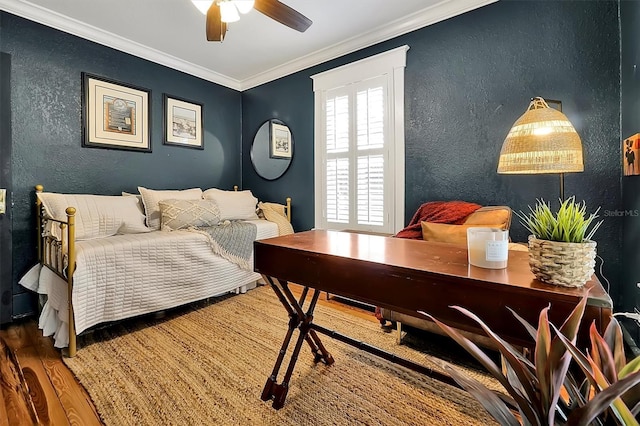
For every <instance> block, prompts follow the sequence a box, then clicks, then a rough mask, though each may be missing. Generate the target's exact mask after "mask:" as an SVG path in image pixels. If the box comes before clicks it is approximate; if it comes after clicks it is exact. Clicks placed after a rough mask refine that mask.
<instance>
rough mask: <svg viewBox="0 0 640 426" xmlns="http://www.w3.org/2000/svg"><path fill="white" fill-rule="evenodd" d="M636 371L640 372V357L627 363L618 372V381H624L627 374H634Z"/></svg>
mask: <svg viewBox="0 0 640 426" xmlns="http://www.w3.org/2000/svg"><path fill="white" fill-rule="evenodd" d="M636 371H640V356H638V357H636V358H634V359H633V360H631V361H630V362H628V363H627V365H625V366H624V367H623V368H622V370H620V371H619V372H618V380H619V379H624V378H625V377H627V376H628V375H629V374H632V373H635V372H636Z"/></svg>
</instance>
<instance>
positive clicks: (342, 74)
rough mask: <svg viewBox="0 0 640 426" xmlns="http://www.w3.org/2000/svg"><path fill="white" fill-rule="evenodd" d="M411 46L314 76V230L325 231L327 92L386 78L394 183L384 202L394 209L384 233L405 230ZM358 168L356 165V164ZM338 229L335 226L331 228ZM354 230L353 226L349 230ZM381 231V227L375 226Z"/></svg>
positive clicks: (388, 135) (389, 147)
mask: <svg viewBox="0 0 640 426" xmlns="http://www.w3.org/2000/svg"><path fill="white" fill-rule="evenodd" d="M408 50H409V46H407V45H404V46H401V47H398V48H395V49H392V50H389V51H386V52H383V53H380V54H377V55H374V56H371V57H368V58H365V59H361V60H359V61H356V62H353V63H350V64H347V65H343V66H341V67H338V68H334V69H332V70H328V71H325V72H322V73H320V74H315V75H313V76H311V78H312V79H313V91H314V94H315V96H314V98H315V105H314V108H315V113H314V120H315V124H314V128H315V130H314V140H315V143H314V154H315V160H314V177H315V183H314V200H315V227H316V228H320V229H326V228H327V227H328V226H327V220H326V213H325V212H326V207H325V193H326V188H324V182H325V173H326V170H325V168H326V158H327V154H326V133H325V131H324V123H325V121H326V119H325V109H324V105H325V101H326V92H327V91H328V90H332V89H336V88H339V87H344V86H348V85H351V84H354V83H358V82H361V81H365V80H369V79H372V78H376V77H380V76H385V77H386V79H387V82H386V84H387V95H388V98H387V105H386V107H388V108H389V114H388V129H385V130H386V131H385V135H387V137H388V138H389V140H388V141H385V148H386V149H388V150H389V152H388V157H387V158H389V164H390V166H389V168H388V169H387V170H389V171H390V173H389V175H388V176H389V177H390V179H391V180H392V181H393V182H391V184H390V185H387V182H385V187H386V188H385V191H386V190H387V188H391V193H390V194H388V195H389V196H388V197H387V194H385V199H387V200H390V201H391V202H392V206H389V207H385V210H386V213H387V215H388V218H387V220H386V221H385V223H386V224H387V227H388V229H386V230H385V231H383V232H388V233H394V234H395V233H397V232H398V231H400V230H401V229H402V228H403V227H404V192H405V188H404V186H405V159H404V150H405V149H404V144H405V141H404V68H405V67H406V57H407V51H408ZM354 166H355V164H354ZM331 228H332V229H336V227H335V226H331ZM351 228H353V227H352V226H350V229H351ZM375 228H376V229H375V230H380V227H375ZM356 229H357V230H362V231H368V230H372V229H367V227H366V226H359V227H356Z"/></svg>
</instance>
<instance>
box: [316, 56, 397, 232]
mask: <svg viewBox="0 0 640 426" xmlns="http://www.w3.org/2000/svg"><path fill="white" fill-rule="evenodd" d="M407 50H408V46H403V47H400V48H397V49H393V50H391V51H388V52H385V53H381V54H379V55H376V56H372V57H370V58H366V59H363V60H361V61H358V62H354V63H352V64H348V65H345V66H342V67H339V68H336V69H333V70H330V71H326V72H324V73H321V74H317V75H314V76H312V78H313V80H314V92H315V126H316V127H315V205H316V212H315V215H316V218H315V225H316V228H323V229H351V230H359V231H368V232H380V233H395V232H397V231H399V230H400V229H401V228H402V227H403V224H404V67H405V63H406V51H407Z"/></svg>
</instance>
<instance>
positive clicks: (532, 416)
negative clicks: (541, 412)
mask: <svg viewBox="0 0 640 426" xmlns="http://www.w3.org/2000/svg"><path fill="white" fill-rule="evenodd" d="M418 313H420V314H422V315H424V316H426V317H427V318H429V319H430V320H432V321H433V322H435V323H436V324H437V325H438V326H439V327H440V328H441V329H442V330H443V331H444V332H445V333H447V335H449V337H451V338H452V339H453V340H455V341H456V342H457V343H458V344H459V345H460V346H462V347H463V348H464V349H465V350H466V351H467V352H468V353H469V354H471V355H472V356H473V357H474V358H475V359H476V360H478V362H480V364H482V365H483V366H484V368H486V369H487V371H488V372H489V373H490V374H491V375H492V376H493V377H495V378H496V379H497V380H498V381H499V382H500V384H501V385H502V386H503V387H504V388H505V390H506V391H507V393H509V395H511V397H512V398H513V399H514V401H515V402H516V405H517V406H518V408H519V409H520V411H521V412H522V415H523V417H524V418H525V419H527V421H528V422H529V423H530V424H532V425H539V424H541V422H540V419H539V418H538V415H537V412H536V410H535V406H534V404H533V403H532V402H531V401H530V400H529V399H527V398H526V397H525V396H524V395H523V394H522V393H521V392H519V391H518V390H516V389H515V388H514V387H513V386H512V385H511V383H510V382H509V381H508V380H507V378H506V377H505V376H504V375H503V374H502V371H501V370H500V368H499V367H498V366H497V365H496V364H495V363H494V362H493V361H492V360H491V358H489V357H488V356H487V355H486V354H485V353H484V352H483V351H482V350H481V349H480V348H478V346H477V345H476V344H475V343H473V342H472V341H470V340H469V339H467V338H466V337H464V336H462V335H461V334H460V333H458V332H457V331H456V330H455V329H454V328H452V327H449V326H448V325H446V324H444V323H443V322H440V321H439V320H437V319H436V318H434V317H433V316H432V315H430V314H428V313H426V312H423V311H418Z"/></svg>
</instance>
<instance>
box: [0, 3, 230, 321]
mask: <svg viewBox="0 0 640 426" xmlns="http://www.w3.org/2000/svg"><path fill="white" fill-rule="evenodd" d="M0 16H1V25H2V27H1V33H2V37H1V39H0V47H1V50H2V52H6V53H7V54H9V55H11V65H12V72H11V89H12V93H11V115H12V120H11V126H12V134H13V140H12V148H13V154H12V165H13V188H12V189H13V191H14V202H15V207H14V210H13V214H14V216H13V232H12V235H13V276H14V280H13V285H14V301H15V303H16V304H15V305H14V314H16V315H20V314H21V313H24V312H23V311H24V309H23V308H22V307H21V306H23V305H22V301H23V298H22V297H21V296H20V294H21V293H22V288H21V287H20V286H19V285H18V284H17V279H18V277H19V276H21V275H22V274H23V273H24V272H26V270H27V269H28V268H29V267H30V266H31V265H32V264H33V263H34V262H35V248H34V247H35V236H34V228H35V217H34V208H33V203H34V200H35V198H34V192H33V187H34V185H35V184H43V185H44V186H45V190H49V191H57V192H71V193H95V194H120V192H121V191H123V190H124V191H135V190H136V187H137V186H138V185H140V186H145V187H148V188H154V189H182V188H188V187H202V188H205V189H206V188H210V187H213V186H215V187H219V188H228V189H231V188H232V187H233V185H236V184H240V181H241V172H240V161H239V158H240V129H241V108H242V105H241V97H240V93H239V92H237V91H235V90H231V89H228V88H225V87H222V86H219V85H216V84H213V83H210V82H207V81H204V80H202V79H199V78H196V77H193V76H190V75H187V74H184V73H181V72H179V71H176V70H172V69H170V68H167V67H164V66H161V65H158V64H155V63H152V62H149V61H146V60H144V59H140V58H137V57H134V56H131V55H128V54H125V53H122V52H119V51H116V50H113V49H110V48H107V47H104V46H102V45H99V44H96V43H93V42H90V41H87V40H84V39H80V38H78V37H75V36H72V35H69V34H66V33H63V32H60V31H56V30H53V29H51V28H48V27H45V26H42V25H39V24H36V23H33V22H31V21H28V20H25V19H22V18H18V17H16V16H13V15H11V14H8V13H4V12H3V13H2V15H0ZM81 72H88V73H92V74H95V75H99V76H104V77H108V78H110V79H113V80H117V81H122V82H126V83H129V84H132V85H135V86H140V87H145V88H147V89H150V90H151V100H150V106H151V113H150V125H151V140H152V142H151V143H152V149H153V152H152V153H141V152H131V151H117V150H106V149H97V148H82V147H81V138H82V123H81V118H80V115H81V113H80V111H81V96H82V93H81ZM163 93H168V94H171V95H174V96H178V97H181V98H186V99H191V100H194V101H197V102H201V103H203V104H204V147H205V149H204V150H202V151H201V150H195V149H188V148H182V147H175V146H168V145H163V144H162V139H163V133H162V116H163V112H162V94H163Z"/></svg>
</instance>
